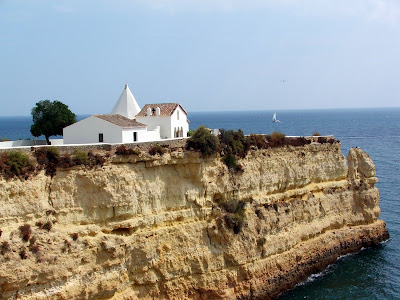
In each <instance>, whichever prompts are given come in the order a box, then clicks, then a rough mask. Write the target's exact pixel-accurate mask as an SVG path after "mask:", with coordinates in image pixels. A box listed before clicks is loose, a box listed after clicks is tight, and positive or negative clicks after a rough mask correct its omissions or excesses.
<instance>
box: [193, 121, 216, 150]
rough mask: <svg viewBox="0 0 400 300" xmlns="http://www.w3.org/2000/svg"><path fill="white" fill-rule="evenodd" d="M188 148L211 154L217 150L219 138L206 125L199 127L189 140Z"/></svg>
mask: <svg viewBox="0 0 400 300" xmlns="http://www.w3.org/2000/svg"><path fill="white" fill-rule="evenodd" d="M186 146H187V148H188V149H190V148H194V149H196V150H200V151H201V153H202V154H203V155H204V156H210V155H212V154H214V153H215V152H216V151H217V147H218V139H217V137H216V136H215V135H213V134H211V133H210V130H209V129H207V128H205V127H204V126H200V127H199V128H197V129H196V130H195V131H194V132H193V134H192V135H191V136H190V138H189V139H188V140H187V144H186Z"/></svg>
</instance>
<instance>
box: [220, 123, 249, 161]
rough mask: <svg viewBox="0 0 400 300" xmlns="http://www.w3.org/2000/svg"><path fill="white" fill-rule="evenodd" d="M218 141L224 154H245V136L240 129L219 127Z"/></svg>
mask: <svg viewBox="0 0 400 300" xmlns="http://www.w3.org/2000/svg"><path fill="white" fill-rule="evenodd" d="M219 143H220V147H221V150H222V151H223V152H224V153H225V154H226V155H236V156H238V157H245V156H246V154H247V151H248V149H247V147H246V144H247V142H246V137H245V136H244V133H243V131H242V130H241V129H239V130H238V131H234V130H224V129H221V130H220V135H219Z"/></svg>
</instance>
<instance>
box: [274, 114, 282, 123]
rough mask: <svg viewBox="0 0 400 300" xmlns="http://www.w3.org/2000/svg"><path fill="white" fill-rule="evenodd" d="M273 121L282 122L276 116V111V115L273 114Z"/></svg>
mask: <svg viewBox="0 0 400 300" xmlns="http://www.w3.org/2000/svg"><path fill="white" fill-rule="evenodd" d="M272 122H274V123H280V122H281V121H279V120H278V119H277V118H276V113H274V115H273V116H272Z"/></svg>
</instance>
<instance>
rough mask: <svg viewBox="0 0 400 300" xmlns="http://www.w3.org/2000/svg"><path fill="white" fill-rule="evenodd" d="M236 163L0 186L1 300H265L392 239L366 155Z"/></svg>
mask: <svg viewBox="0 0 400 300" xmlns="http://www.w3.org/2000/svg"><path fill="white" fill-rule="evenodd" d="M239 163H240V164H241V165H242V167H243V171H241V172H234V171H230V170H228V169H227V167H226V166H225V165H224V163H223V162H222V161H221V159H220V158H218V157H210V158H201V156H200V155H199V153H196V152H193V151H184V150H182V149H175V150H174V151H172V152H169V153H166V154H164V155H163V156H161V157H160V156H155V157H152V156H149V155H147V154H144V153H142V154H141V155H137V156H136V155H132V156H128V157H121V156H119V157H116V156H114V157H111V158H110V160H109V161H108V163H106V164H105V165H104V166H103V167H96V168H93V169H87V168H85V167H74V168H70V169H61V170H58V171H57V174H56V175H55V176H54V177H53V178H51V177H49V176H46V175H45V174H44V172H41V173H39V174H38V175H36V176H34V177H32V178H31V179H29V180H27V181H20V180H17V179H15V180H9V181H6V180H4V179H0V229H1V231H2V235H1V236H0V253H1V254H0V295H1V296H0V298H1V299H17V298H18V299H153V298H158V299H235V298H248V299H257V298H260V299H269V298H274V297H276V296H277V295H278V294H279V293H281V292H283V291H285V290H287V289H290V288H292V287H293V286H294V285H295V284H296V283H298V282H300V281H302V280H304V279H306V278H307V276H309V275H310V274H312V273H314V272H318V271H320V270H322V269H323V268H325V267H326V266H327V265H328V264H331V263H333V262H335V260H336V259H337V258H338V257H339V256H340V255H343V254H346V253H349V252H356V251H358V250H360V249H361V248H362V247H367V246H371V245H376V244H378V243H379V242H381V241H383V240H385V239H387V238H388V232H387V230H386V228H385V223H384V222H383V221H381V220H378V217H379V215H380V209H379V206H378V203H379V192H378V189H377V188H376V187H375V186H374V185H375V183H376V182H377V178H376V177H375V166H374V164H373V162H372V161H371V159H370V158H369V156H368V155H367V154H366V153H365V152H363V151H362V150H361V149H351V150H350V153H349V155H348V165H347V163H346V159H345V157H344V156H343V155H342V154H341V151H340V144H338V143H335V144H333V145H331V144H318V143H312V144H310V145H306V146H301V147H282V148H274V149H266V150H252V151H250V152H249V154H248V155H247V156H246V158H244V159H241V160H240V161H239ZM241 200H242V201H243V203H244V202H245V203H246V206H245V209H244V211H243V212H242V214H241V215H239V216H237V217H238V218H237V219H238V222H241V223H240V225H241V228H240V230H239V232H238V233H235V232H234V230H233V229H232V226H229V224H230V223H229V222H227V220H228V219H229V218H230V217H232V216H230V214H232V212H231V213H229V212H227V210H226V203H230V202H232V203H237V201H241ZM235 201H236V202H235ZM233 214H234V213H233ZM25 224H27V225H29V227H30V228H29V229H30V231H31V232H29V230H28V229H27V227H26V226H25V228H24V227H21V226H23V225H25ZM28 233H29V236H26V235H27V234H28ZM24 239H25V240H26V241H25V240H24Z"/></svg>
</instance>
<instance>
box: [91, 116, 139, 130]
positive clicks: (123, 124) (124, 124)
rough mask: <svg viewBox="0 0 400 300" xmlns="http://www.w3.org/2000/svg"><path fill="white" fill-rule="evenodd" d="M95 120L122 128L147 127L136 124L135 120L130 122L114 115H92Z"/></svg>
mask: <svg viewBox="0 0 400 300" xmlns="http://www.w3.org/2000/svg"><path fill="white" fill-rule="evenodd" d="M93 116H94V117H96V118H99V119H102V120H104V121H107V122H110V123H113V124H115V125H118V126H119V127H122V128H134V127H146V126H147V125H145V124H142V123H139V122H136V120H131V119H128V118H125V117H124V116H121V115H118V114H114V115H93Z"/></svg>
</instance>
